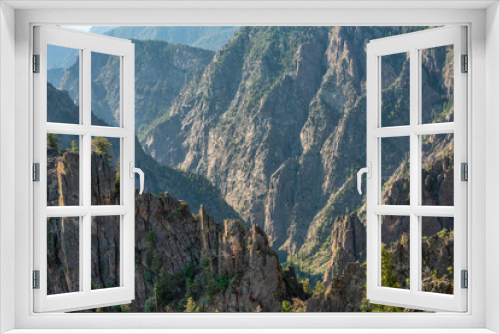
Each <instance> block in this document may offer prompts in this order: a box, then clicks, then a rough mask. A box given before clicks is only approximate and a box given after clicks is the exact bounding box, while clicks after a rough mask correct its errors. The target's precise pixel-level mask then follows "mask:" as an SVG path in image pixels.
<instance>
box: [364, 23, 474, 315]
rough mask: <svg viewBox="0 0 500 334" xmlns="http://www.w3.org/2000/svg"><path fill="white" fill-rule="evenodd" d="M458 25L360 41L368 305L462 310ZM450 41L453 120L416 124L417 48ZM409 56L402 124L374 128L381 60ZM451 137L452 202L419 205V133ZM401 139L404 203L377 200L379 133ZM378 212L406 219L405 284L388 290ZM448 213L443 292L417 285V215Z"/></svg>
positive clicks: (463, 153) (462, 78) (462, 122)
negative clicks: (406, 181) (448, 258)
mask: <svg viewBox="0 0 500 334" xmlns="http://www.w3.org/2000/svg"><path fill="white" fill-rule="evenodd" d="M466 33H467V31H466V28H465V27H462V26H458V25H457V26H449V27H440V28H435V29H430V30H425V31H418V32H413V33H410V34H403V35H398V36H391V37H386V38H380V39H376V40H373V41H371V42H370V43H368V45H367V52H366V57H367V79H366V83H367V84H366V86H367V98H366V104H367V152H366V157H367V162H368V166H371V171H370V174H371V177H369V178H368V179H367V191H366V193H367V197H366V198H367V209H366V217H367V283H366V286H367V298H368V299H369V300H370V302H372V303H375V304H384V305H393V306H402V307H410V308H411V307H413V308H417V309H422V310H437V311H439V310H441V311H443V310H445V311H456V312H463V311H465V310H467V304H466V302H467V290H466V289H464V288H461V284H460V281H461V271H462V270H467V248H466V245H467V235H466V234H467V229H466V228H467V184H468V182H465V181H461V173H460V168H461V163H467V142H466V141H467V124H466V116H467V85H466V83H467V73H462V71H461V56H462V55H466V54H467V50H466V45H467V39H466ZM447 45H452V46H453V47H454V48H453V60H454V64H455V66H454V73H453V74H454V80H453V89H454V94H453V102H454V104H453V105H454V115H453V116H454V121H453V122H447V123H433V124H423V123H422V112H423V111H422V104H421V101H422V79H421V78H422V73H421V64H422V52H421V51H422V50H424V49H430V48H435V47H441V46H447ZM401 53H404V54H407V53H408V54H409V56H410V71H409V84H410V85H409V87H410V89H409V92H410V104H409V110H408V112H409V124H408V125H402V126H390V127H383V126H382V125H383V124H382V107H381V92H382V79H381V73H382V69H381V68H382V61H381V59H382V57H384V56H388V55H394V54H401ZM450 133H451V134H454V138H453V143H454V155H453V161H454V170H455V171H456V172H455V173H454V177H453V184H454V199H455V200H454V205H453V206H428V205H422V203H421V202H422V171H421V170H422V161H421V160H422V151H421V147H422V142H421V136H422V135H430V134H450ZM399 137H401V138H404V139H403V140H406V138H407V139H408V140H409V144H410V147H409V148H410V151H409V153H410V203H409V204H408V205H387V204H385V205H384V204H382V191H381V190H382V179H381V168H380V166H381V162H382V161H383V160H382V159H383V158H382V140H383V138H399ZM382 216H407V217H409V221H410V235H409V241H410V250H409V252H410V254H409V255H410V263H409V265H410V277H409V279H410V288H409V289H396V288H389V287H384V286H382V285H381V277H382V261H381V249H382V248H381V246H382V229H381V225H382ZM425 216H427V217H453V218H454V245H453V253H454V254H453V255H454V256H453V260H454V261H453V262H454V264H453V268H454V282H456V284H455V285H454V293H453V294H451V295H447V294H440V293H431V292H425V291H422V290H421V282H422V248H421V247H422V235H421V234H422V233H421V231H422V217H425Z"/></svg>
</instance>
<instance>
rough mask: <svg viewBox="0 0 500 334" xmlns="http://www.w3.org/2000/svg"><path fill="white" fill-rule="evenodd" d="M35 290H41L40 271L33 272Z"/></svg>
mask: <svg viewBox="0 0 500 334" xmlns="http://www.w3.org/2000/svg"><path fill="white" fill-rule="evenodd" d="M33 289H40V270H33Z"/></svg>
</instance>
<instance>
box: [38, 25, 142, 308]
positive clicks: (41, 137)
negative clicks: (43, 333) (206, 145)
mask: <svg viewBox="0 0 500 334" xmlns="http://www.w3.org/2000/svg"><path fill="white" fill-rule="evenodd" d="M62 55H64V56H65V57H68V58H70V59H71V61H70V65H71V66H78V67H79V71H77V73H79V74H78V76H77V77H71V76H70V75H69V74H68V73H69V71H67V72H66V74H61V75H62V79H61V82H62V81H64V82H65V83H66V88H65V89H64V90H63V89H59V88H58V87H55V86H54V84H53V83H52V82H53V79H51V75H53V71H50V68H48V63H50V58H51V57H60V56H62ZM33 60H34V61H33V72H34V73H33V82H34V87H33V89H34V96H35V100H34V181H38V182H34V205H35V210H34V227H35V228H34V242H35V248H34V268H33V269H34V271H33V276H34V284H33V285H34V286H33V288H34V289H33V293H34V311H35V312H54V311H58V312H66V311H73V310H80V309H90V308H95V307H100V306H111V305H118V304H124V303H130V301H131V300H132V299H134V214H135V213H134V208H135V206H134V201H135V186H134V179H133V178H134V174H133V172H134V166H133V163H134V144H135V138H134V99H135V97H134V82H135V79H134V44H132V43H131V42H130V41H128V40H122V39H117V38H111V37H104V36H99V35H95V34H90V33H83V32H76V31H70V30H66V29H62V28H56V27H45V26H40V27H35V28H34V57H33ZM98 62H101V63H105V64H106V68H107V72H106V73H94V72H93V71H94V68H98V66H93V64H94V63H98ZM57 70H59V69H57ZM113 71H115V72H114V74H113ZM61 85H62V84H61ZM56 86H57V85H56ZM111 86H113V87H114V89H113V90H111V89H110V90H106V87H111ZM67 87H69V88H67ZM96 87H104V89H100V90H99V91H100V92H102V91H114V92H115V95H114V96H112V97H111V98H109V99H106V100H107V101H110V100H111V101H114V102H112V103H110V104H112V105H110V106H108V107H109V108H108V109H109V110H112V112H111V113H110V114H109V115H108V116H109V117H103V112H101V114H100V117H97V114H96V111H99V110H104V109H105V108H103V106H102V105H100V103H101V101H104V100H105V99H104V98H103V97H102V96H99V97H95V98H94V99H93V98H92V96H91V95H92V94H93V92H94V91H98V90H96ZM68 95H69V96H70V97H71V98H69V97H68ZM68 101H70V103H68ZM71 101H73V102H72V103H71ZM99 108H101V109H99ZM108 109H107V110H108ZM104 160H106V163H103V162H104ZM106 174H109V175H112V180H114V184H113V183H110V182H108V184H103V182H102V180H101V179H104V178H103V177H102V176H103V175H106ZM108 180H109V178H108ZM96 187H100V189H99V192H96V191H95V189H96ZM106 191H108V193H107V195H105V196H101V195H100V197H98V196H97V193H99V194H103V193H104V194H106ZM110 226H111V228H110ZM106 231H107V232H106ZM109 231H112V232H109ZM106 233H107V235H106ZM97 238H99V239H100V240H101V242H99V243H98V242H96V241H97ZM102 240H105V241H106V242H102ZM97 244H98V245H99V247H101V248H100V249H97V246H96V245H97ZM103 244H104V245H106V247H105V248H106V249H102V248H103V247H102V245H103ZM68 250H69V251H68ZM61 258H64V259H65V261H64V262H65V263H68V265H62V264H61V262H60V260H59V259H61ZM104 263H107V265H104ZM105 268H109V269H105ZM102 270H106V272H105V273H102V272H101V273H100V275H99V276H101V277H105V279H104V280H103V279H101V280H95V279H93V278H94V277H97V275H96V274H97V272H98V271H102Z"/></svg>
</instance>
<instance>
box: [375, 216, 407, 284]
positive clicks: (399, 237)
mask: <svg viewBox="0 0 500 334" xmlns="http://www.w3.org/2000/svg"><path fill="white" fill-rule="evenodd" d="M381 222H382V233H381V234H382V240H381V241H382V249H381V253H382V261H381V266H382V270H381V273H382V277H381V285H382V286H385V287H389V288H399V289H409V288H410V217H408V216H382V217H381Z"/></svg>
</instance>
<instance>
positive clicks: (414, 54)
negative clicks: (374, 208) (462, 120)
mask: <svg viewBox="0 0 500 334" xmlns="http://www.w3.org/2000/svg"><path fill="white" fill-rule="evenodd" d="M418 74H419V71H418V50H417V49H415V48H412V49H411V50H410V127H411V128H412V129H413V128H416V127H417V126H418V120H419V116H418V114H419V105H420V103H419V100H420V95H419V90H420V89H419V85H420V79H419V76H418ZM418 139H419V136H418V135H417V134H415V132H413V131H412V132H411V133H410V206H411V207H415V206H416V205H418V197H419V190H420V188H419V186H418V180H419V178H418V174H419V168H420V166H419V165H418V161H419V160H418ZM417 236H418V216H417V215H415V214H414V213H413V212H412V214H411V215H410V292H411V293H412V294H413V293H415V292H416V291H417V290H418V289H417V287H418V284H419V282H418V262H419V261H418V259H419V254H418V248H417V247H416V244H417V242H418V240H417Z"/></svg>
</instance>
